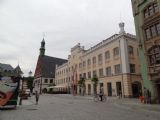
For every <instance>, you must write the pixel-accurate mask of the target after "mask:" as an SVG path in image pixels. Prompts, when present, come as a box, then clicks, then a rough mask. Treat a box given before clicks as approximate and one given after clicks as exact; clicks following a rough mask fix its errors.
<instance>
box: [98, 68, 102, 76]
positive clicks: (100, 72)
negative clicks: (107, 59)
mask: <svg viewBox="0 0 160 120" xmlns="http://www.w3.org/2000/svg"><path fill="white" fill-rule="evenodd" d="M99 76H100V77H102V76H103V68H101V69H99Z"/></svg>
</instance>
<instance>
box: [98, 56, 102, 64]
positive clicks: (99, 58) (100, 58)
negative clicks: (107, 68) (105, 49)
mask: <svg viewBox="0 0 160 120" xmlns="http://www.w3.org/2000/svg"><path fill="white" fill-rule="evenodd" d="M98 62H102V54H99V55H98Z"/></svg>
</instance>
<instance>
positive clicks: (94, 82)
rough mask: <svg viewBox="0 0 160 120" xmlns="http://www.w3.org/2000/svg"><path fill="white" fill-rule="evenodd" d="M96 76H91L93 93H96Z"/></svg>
mask: <svg viewBox="0 0 160 120" xmlns="http://www.w3.org/2000/svg"><path fill="white" fill-rule="evenodd" d="M98 81H99V80H98V77H97V76H96V75H94V76H93V78H92V82H93V87H94V88H93V90H94V94H97V84H98Z"/></svg>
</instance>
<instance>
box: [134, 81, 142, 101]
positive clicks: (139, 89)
mask: <svg viewBox="0 0 160 120" xmlns="http://www.w3.org/2000/svg"><path fill="white" fill-rule="evenodd" d="M140 95H142V85H141V83H140V82H138V81H136V82H133V83H132V96H133V97H134V98H137V97H139V96H140Z"/></svg>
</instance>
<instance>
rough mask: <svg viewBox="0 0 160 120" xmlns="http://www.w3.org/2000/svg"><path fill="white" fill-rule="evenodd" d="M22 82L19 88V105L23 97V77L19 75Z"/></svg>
mask: <svg viewBox="0 0 160 120" xmlns="http://www.w3.org/2000/svg"><path fill="white" fill-rule="evenodd" d="M20 79H21V81H22V84H20V85H21V90H20V101H19V105H22V97H23V83H24V77H20Z"/></svg>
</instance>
